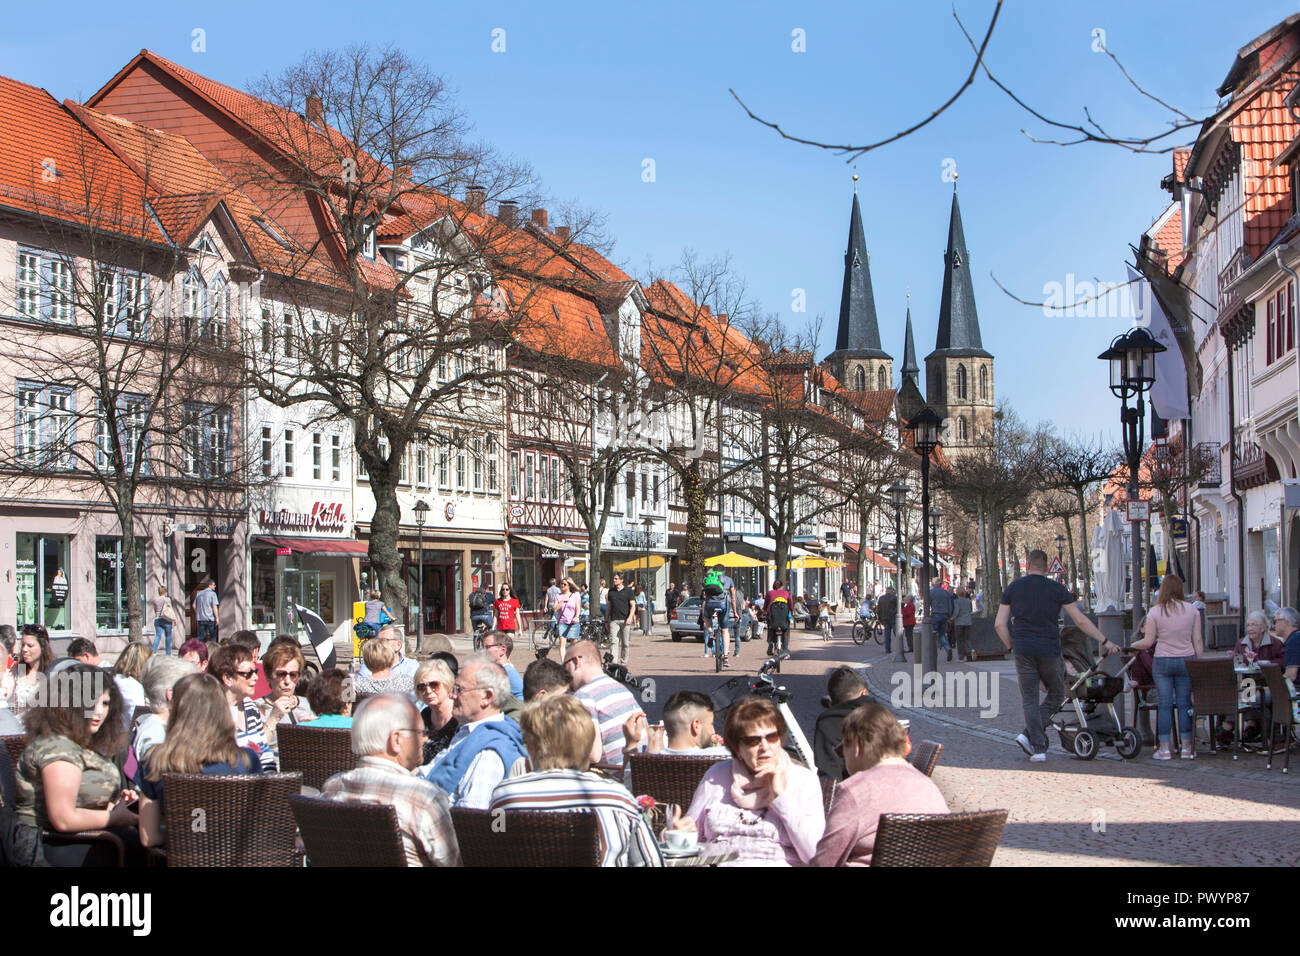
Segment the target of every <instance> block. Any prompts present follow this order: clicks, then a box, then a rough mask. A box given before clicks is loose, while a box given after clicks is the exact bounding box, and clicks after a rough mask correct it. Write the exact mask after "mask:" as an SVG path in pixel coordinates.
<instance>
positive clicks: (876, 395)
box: [842, 388, 898, 422]
mask: <svg viewBox="0 0 1300 956" xmlns="http://www.w3.org/2000/svg"><path fill="white" fill-rule="evenodd" d="M842 394H843V395H844V397H845V398H846V399H848V400H849V401H851V402H852V403H853V404H854V405H856V406H857V407H858V408H860V409H861V410H862V412H863V414H864V415H866V417H867V421H869V422H882V421H884V420H885V419H887V418H889V417H890V416H891V415H892V414H893V412H894V398H895V397H896V396H897V395H898V391H897V390H896V389H892V388H886V389H881V390H879V391H876V390H871V391H866V392H849V391H845V392H843V393H842Z"/></svg>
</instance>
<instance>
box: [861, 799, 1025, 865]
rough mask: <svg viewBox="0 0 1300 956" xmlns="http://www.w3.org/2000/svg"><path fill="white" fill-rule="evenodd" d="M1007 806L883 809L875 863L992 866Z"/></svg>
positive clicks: (877, 837)
mask: <svg viewBox="0 0 1300 956" xmlns="http://www.w3.org/2000/svg"><path fill="white" fill-rule="evenodd" d="M1006 824H1007V811H1006V810H981V811H979V812H978V813H882V814H881V815H880V827H879V829H878V830H876V845H875V848H874V849H873V850H872V852H871V865H872V866H989V865H990V864H991V863H992V862H993V854H994V853H995V852H996V851H997V848H998V841H999V840H1001V839H1002V828H1003V827H1005V826H1006Z"/></svg>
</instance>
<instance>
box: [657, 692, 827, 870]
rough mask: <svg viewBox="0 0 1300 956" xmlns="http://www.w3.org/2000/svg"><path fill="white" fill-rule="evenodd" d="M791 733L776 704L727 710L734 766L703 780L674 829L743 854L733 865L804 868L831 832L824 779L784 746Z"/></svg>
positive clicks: (750, 701)
mask: <svg viewBox="0 0 1300 956" xmlns="http://www.w3.org/2000/svg"><path fill="white" fill-rule="evenodd" d="M786 733H787V727H786V724H785V719H784V718H783V717H782V716H781V712H780V711H779V710H778V709H777V707H776V704H774V703H772V702H771V701H770V700H767V699H766V698H763V697H746V698H744V699H743V700H740V701H738V702H737V703H736V704H734V705H733V706H732V708H731V709H730V710H729V711H727V722H726V725H725V727H724V729H723V734H722V736H723V739H724V740H725V742H726V744H727V749H728V750H729V751H731V759H730V760H720V761H718V763H717V764H716V765H715V766H714V767H713V768H712V769H711V770H709V772H708V773H706V774H705V775H704V779H703V780H701V781H700V785H699V786H698V787H696V788H695V796H694V798H693V799H692V800H691V805H690V808H689V809H688V810H687V811H686V814H685V815H684V816H682V815H680V814H675V815H674V817H673V819H672V821H671V822H670V828H671V829H678V830H692V829H693V830H697V831H698V832H699V835H700V842H701V843H705V844H712V845H713V848H714V849H716V850H719V851H722V850H724V849H725V850H728V851H731V852H734V853H736V854H737V858H736V859H735V860H734V861H731V863H730V864H729V865H735V866H756V865H757V866H802V865H804V864H806V863H807V862H808V861H809V860H811V859H812V858H813V854H814V853H816V851H817V841H818V840H820V839H821V837H822V831H823V830H824V829H825V827H826V814H825V813H824V812H823V810H822V793H821V785H820V784H819V783H818V782H817V775H816V774H815V773H813V771H811V770H809V769H808V768H806V767H801V766H799V765H798V764H796V763H794V762H793V761H791V759H790V756H789V755H788V754H787V753H786V752H785V748H784V747H782V745H781V744H782V741H784V740H785V737H786Z"/></svg>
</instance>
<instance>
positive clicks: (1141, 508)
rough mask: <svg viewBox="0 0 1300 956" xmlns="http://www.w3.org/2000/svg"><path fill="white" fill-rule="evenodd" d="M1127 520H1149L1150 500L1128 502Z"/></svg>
mask: <svg viewBox="0 0 1300 956" xmlns="http://www.w3.org/2000/svg"><path fill="white" fill-rule="evenodd" d="M1128 520H1129V521H1150V520H1151V502H1149V501H1130V502H1128Z"/></svg>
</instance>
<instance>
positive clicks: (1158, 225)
mask: <svg viewBox="0 0 1300 956" xmlns="http://www.w3.org/2000/svg"><path fill="white" fill-rule="evenodd" d="M1146 234H1147V235H1148V236H1150V237H1151V241H1152V242H1153V243H1155V245H1156V247H1157V248H1159V250H1160V251H1161V252H1162V253H1164V254H1165V256H1166V257H1167V263H1168V264H1167V266H1166V271H1167V272H1170V273H1172V272H1173V271H1174V270H1175V269H1177V268H1178V266H1179V265H1181V264H1182V261H1183V204H1182V203H1178V202H1175V203H1170V204H1169V208H1168V209H1166V210H1165V211H1164V212H1163V213H1161V214H1160V218H1159V219H1157V220H1156V221H1155V222H1153V223H1152V224H1151V228H1149V229H1148V230H1147V232H1146Z"/></svg>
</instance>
